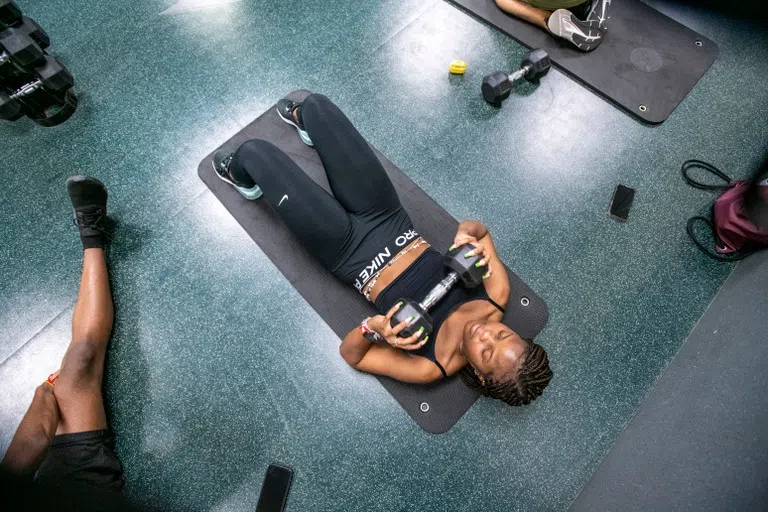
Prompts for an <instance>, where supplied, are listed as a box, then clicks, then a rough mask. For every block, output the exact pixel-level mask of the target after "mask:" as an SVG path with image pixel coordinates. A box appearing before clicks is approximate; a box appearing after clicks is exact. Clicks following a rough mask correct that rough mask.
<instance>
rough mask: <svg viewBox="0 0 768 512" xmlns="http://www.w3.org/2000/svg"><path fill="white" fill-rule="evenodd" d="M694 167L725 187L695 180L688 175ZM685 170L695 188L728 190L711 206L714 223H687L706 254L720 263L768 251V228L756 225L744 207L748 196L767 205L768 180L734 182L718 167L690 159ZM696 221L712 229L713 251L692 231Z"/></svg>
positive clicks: (689, 233)
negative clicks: (710, 175) (767, 249)
mask: <svg viewBox="0 0 768 512" xmlns="http://www.w3.org/2000/svg"><path fill="white" fill-rule="evenodd" d="M692 168H701V169H704V170H706V171H709V172H710V173H711V174H713V175H715V176H717V177H718V178H720V179H721V180H723V181H724V182H725V184H722V185H712V184H705V183H701V182H699V181H696V180H694V179H693V178H691V177H690V175H689V171H690V169H692ZM682 171H683V178H684V179H685V181H686V182H687V183H688V184H689V185H691V186H692V187H696V188H698V189H702V190H724V191H725V192H724V193H723V194H721V195H720V196H719V197H718V198H717V199H715V204H714V205H712V220H711V221H710V220H709V219H707V218H706V217H692V218H690V219H689V220H688V226H687V230H688V235H689V236H690V237H691V240H693V242H694V243H695V244H696V245H697V246H698V248H699V249H701V250H702V252H704V254H706V255H707V256H709V257H710V258H714V259H716V260H720V261H736V260H740V259H742V258H746V257H747V256H749V255H750V254H753V253H754V252H756V251H758V250H761V249H766V248H768V226H758V225H756V224H755V223H754V222H753V220H752V219H753V218H754V217H753V216H750V215H749V213H748V211H747V208H746V207H745V198H746V197H747V196H750V197H757V198H758V200H764V201H765V204H768V180H764V181H762V182H761V181H758V180H757V179H756V180H754V181H741V180H732V179H731V178H729V177H728V176H727V175H726V174H725V173H723V172H722V171H720V170H719V169H718V168H717V167H715V166H713V165H711V164H708V163H706V162H702V161H701V160H688V161H687V162H685V163H684V164H683V169H682ZM696 222H705V223H707V224H708V225H709V227H710V228H711V229H712V231H713V233H714V236H715V251H714V252H712V250H711V249H709V248H708V247H706V246H705V245H704V244H703V243H702V242H701V241H699V240H698V239H697V238H696V235H695V234H694V230H693V226H694V224H695V223H696Z"/></svg>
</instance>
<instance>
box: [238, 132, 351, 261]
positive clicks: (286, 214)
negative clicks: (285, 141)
mask: <svg viewBox="0 0 768 512" xmlns="http://www.w3.org/2000/svg"><path fill="white" fill-rule="evenodd" d="M229 173H230V175H231V176H232V178H233V179H234V180H235V181H236V182H237V183H239V184H241V185H242V186H245V187H251V186H255V185H258V186H259V187H260V188H261V190H262V191H263V193H264V198H265V199H266V200H267V202H268V203H269V204H270V205H271V206H272V208H273V209H274V210H275V211H276V212H277V214H278V215H279V216H280V218H281V219H282V221H283V222H284V223H285V225H286V226H287V227H288V229H289V230H290V231H291V232H292V233H293V234H294V236H295V237H296V238H297V239H298V240H299V241H300V242H301V244H302V245H303V246H304V247H305V248H306V249H307V251H308V252H309V253H310V254H312V256H314V257H315V258H316V259H317V260H318V261H320V263H321V264H322V265H323V266H324V267H325V268H327V269H329V270H331V271H333V270H334V268H335V267H336V265H337V263H338V262H339V258H340V257H341V255H342V254H344V253H345V251H347V249H348V245H349V244H350V243H351V241H352V239H353V235H354V234H353V226H352V222H351V220H350V218H349V214H348V213H347V211H346V210H345V209H344V208H343V207H342V205H341V204H339V201H337V200H336V198H334V197H333V196H332V195H331V194H329V193H328V192H326V191H325V190H324V189H323V188H322V187H320V186H319V185H318V184H317V183H315V182H314V181H312V178H310V177H309V176H307V174H306V173H305V172H304V171H303V170H301V168H300V167H299V166H298V165H296V163H295V162H294V161H293V160H291V158H290V157H289V156H288V155H286V154H285V153H284V152H283V151H282V150H280V149H279V148H277V147H276V146H274V145H273V144H271V143H270V142H267V141H263V140H249V141H247V142H245V143H244V144H243V145H242V146H240V148H239V149H238V150H237V151H236V152H235V154H234V156H233V158H232V161H231V163H230V164H229Z"/></svg>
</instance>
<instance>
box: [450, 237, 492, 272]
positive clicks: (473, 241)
mask: <svg viewBox="0 0 768 512" xmlns="http://www.w3.org/2000/svg"><path fill="white" fill-rule="evenodd" d="M464 244H469V245H472V246H474V247H475V248H474V249H473V250H471V251H469V252H468V253H467V254H466V257H471V256H474V255H475V254H478V255H481V256H482V259H481V260H480V261H478V262H477V263H476V265H477V266H478V267H482V266H483V265H485V266H487V267H488V271H487V272H486V273H485V275H484V276H483V279H488V278H489V277H491V274H493V269H492V268H491V266H490V265H489V264H488V262H490V261H491V256H492V254H491V252H490V250H489V248H488V247H485V246H484V245H483V244H481V243H480V242H478V241H477V238H475V237H474V236H472V235H470V234H469V233H466V232H464V231H461V230H459V232H458V233H456V236H455V237H454V238H453V245H452V246H451V247H450V249H449V250H453V249H455V248H456V247H460V246H462V245H464Z"/></svg>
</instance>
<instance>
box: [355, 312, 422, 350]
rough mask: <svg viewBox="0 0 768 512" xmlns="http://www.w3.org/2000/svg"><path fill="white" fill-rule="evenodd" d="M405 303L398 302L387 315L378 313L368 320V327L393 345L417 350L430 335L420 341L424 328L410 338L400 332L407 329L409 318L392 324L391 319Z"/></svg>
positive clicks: (403, 348)
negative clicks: (392, 325) (402, 336)
mask: <svg viewBox="0 0 768 512" xmlns="http://www.w3.org/2000/svg"><path fill="white" fill-rule="evenodd" d="M402 305H403V303H402V302H398V303H397V304H395V305H394V306H393V307H392V309H390V310H389V311H388V312H387V314H386V315H376V316H374V317H371V319H370V320H368V327H370V328H371V329H373V330H374V331H376V332H377V333H379V334H380V335H381V336H383V337H384V339H386V340H387V343H389V344H390V345H391V346H393V347H395V348H399V349H402V350H416V349H419V348H421V347H423V346H424V344H425V343H426V342H427V341H428V340H429V336H425V337H424V339H423V340H421V341H419V337H420V336H421V335H422V334H423V333H424V331H423V330H419V331H416V333H415V334H414V335H413V336H411V337H409V338H400V337H399V336H398V334H399V333H400V331H402V330H403V329H405V326H406V325H408V321H407V320H403V321H402V322H400V323H399V324H397V325H396V326H394V327H391V326H390V320H391V319H392V315H394V314H395V313H396V312H397V310H398V309H400V307H402Z"/></svg>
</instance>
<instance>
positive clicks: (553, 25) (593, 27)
mask: <svg viewBox="0 0 768 512" xmlns="http://www.w3.org/2000/svg"><path fill="white" fill-rule="evenodd" d="M547 26H548V27H549V31H550V32H552V34H554V35H556V36H557V37H561V38H563V39H565V40H566V41H570V42H571V43H573V45H574V46H576V48H578V49H579V50H581V51H583V52H591V51H592V50H594V49H595V48H597V47H598V46H600V43H602V42H603V31H602V30H600V27H599V26H598V22H597V21H589V20H586V21H581V20H580V19H578V18H577V17H576V16H574V15H573V13H572V12H571V11H569V10H567V9H558V10H556V11H555V12H553V13H552V15H551V16H550V17H549V20H548V21H547Z"/></svg>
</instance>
